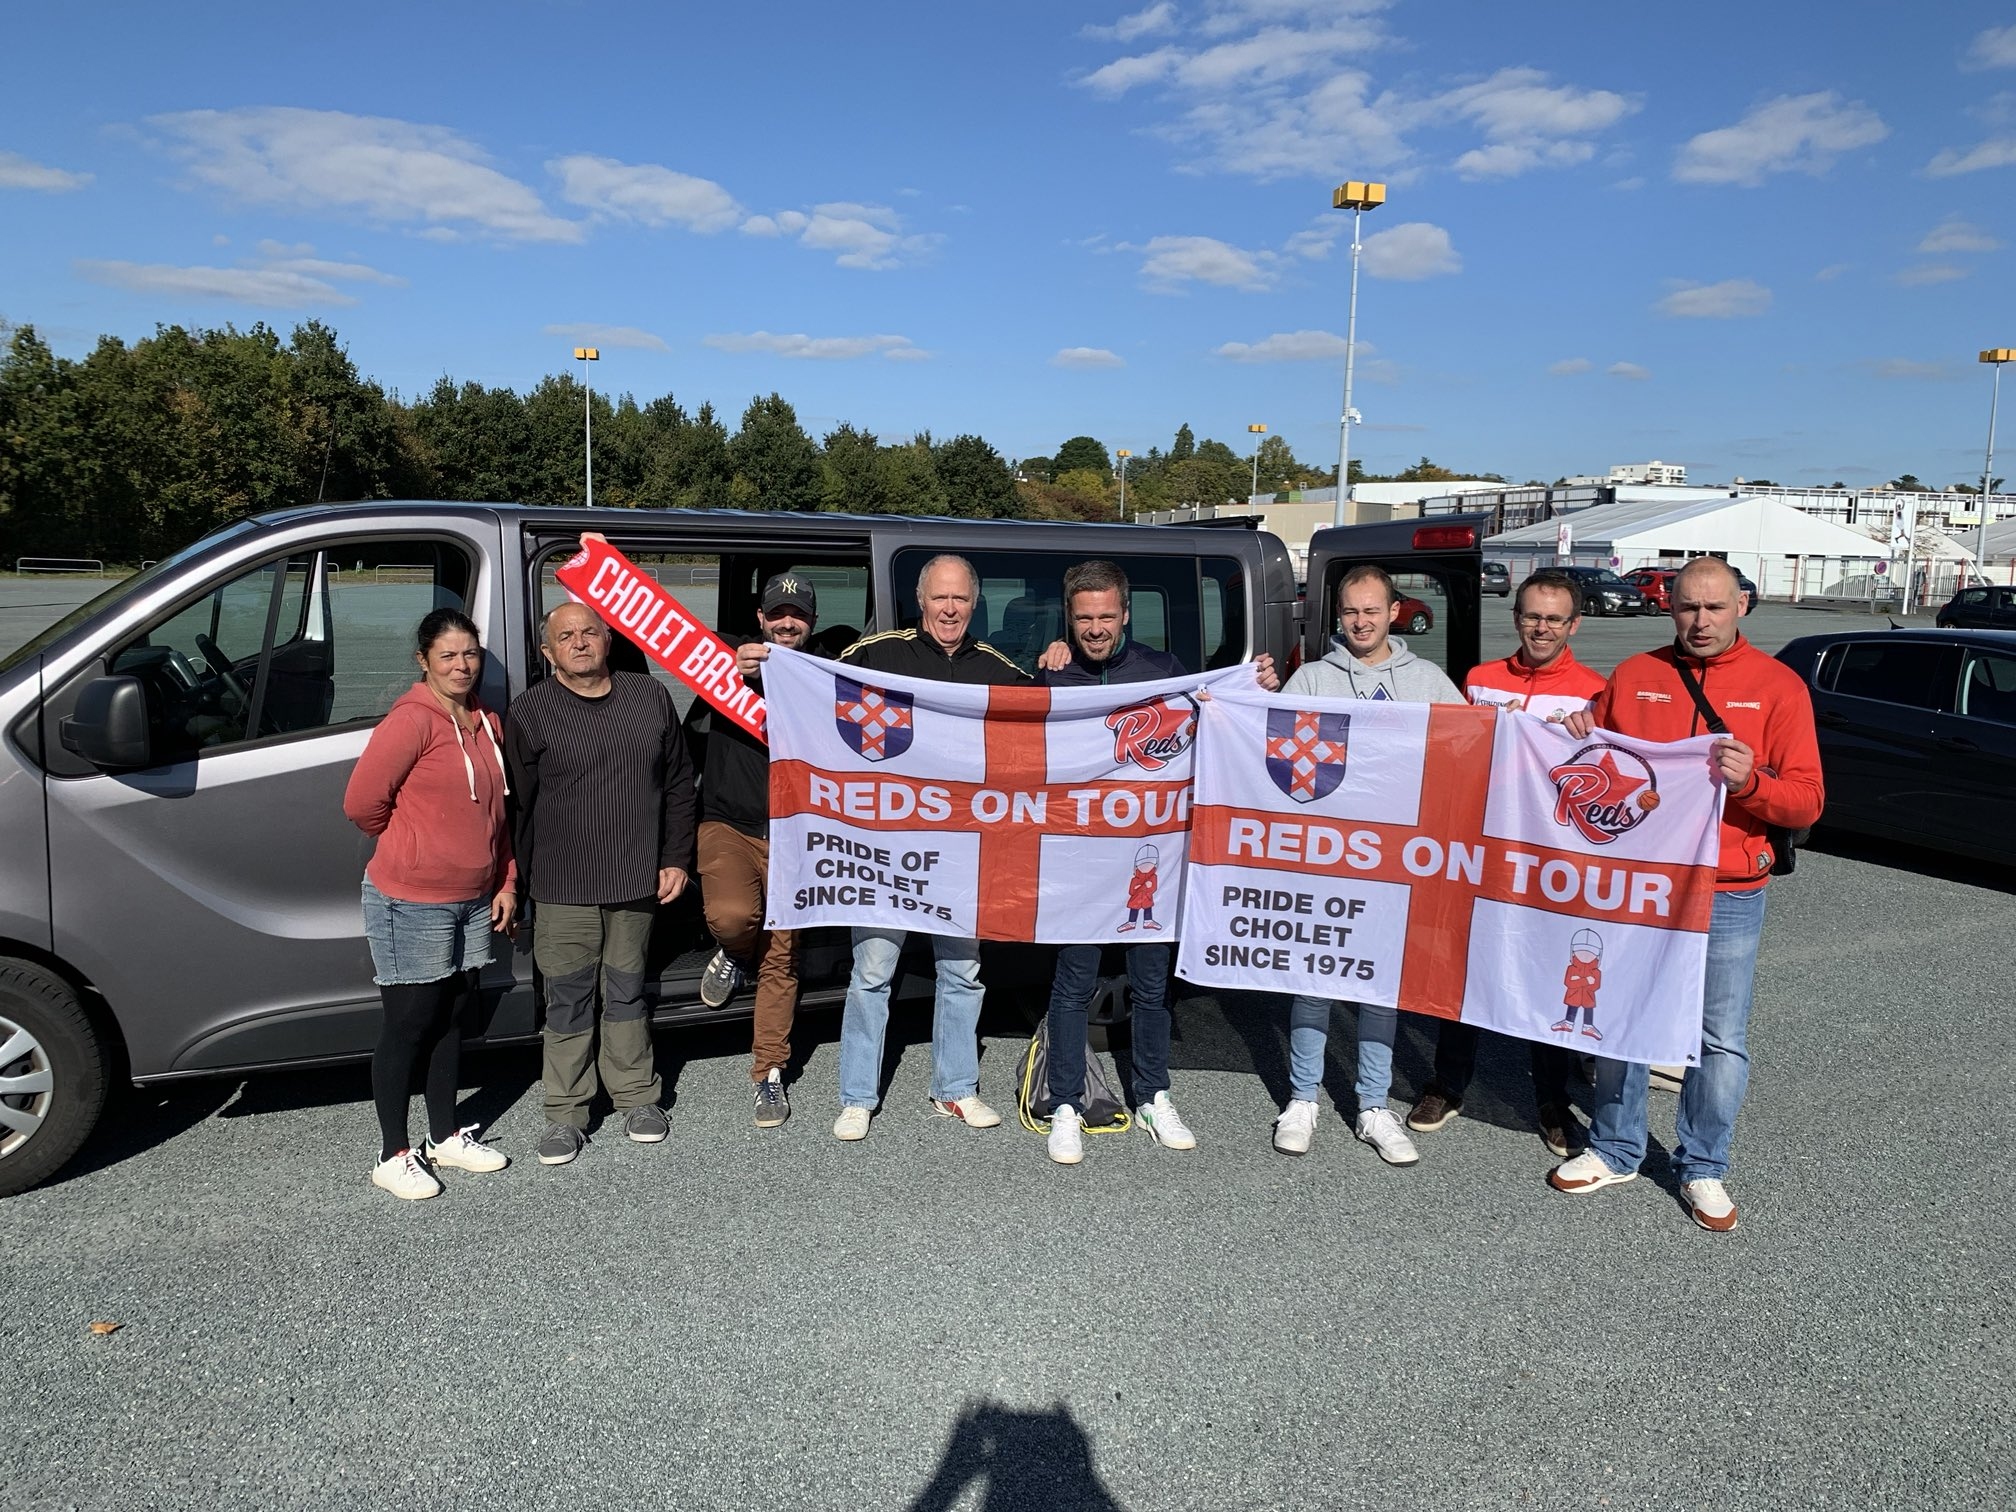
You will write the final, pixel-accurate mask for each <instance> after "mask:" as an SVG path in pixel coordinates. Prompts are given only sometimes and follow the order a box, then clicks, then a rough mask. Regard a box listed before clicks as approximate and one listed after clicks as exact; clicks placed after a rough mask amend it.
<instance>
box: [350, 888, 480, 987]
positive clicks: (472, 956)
mask: <svg viewBox="0 0 2016 1512" xmlns="http://www.w3.org/2000/svg"><path fill="white" fill-rule="evenodd" d="M490 937H491V931H490V900H489V899H488V898H471V899H470V900H469V901H468V902H467V903H408V902H406V901H405V900H404V899H401V898H388V897H386V896H385V894H383V893H382V892H380V891H378V889H377V888H375V887H373V886H372V885H371V879H370V878H369V877H366V878H365V879H364V938H365V939H367V940H369V941H370V942H371V965H372V968H373V973H374V974H373V976H372V978H371V980H372V981H374V982H376V983H377V984H378V985H379V986H380V987H397V986H400V985H404V984H412V983H418V982H438V981H440V980H441V978H443V977H445V976H453V975H454V974H455V973H456V972H458V971H467V970H468V969H469V968H470V967H472V966H488V965H489V964H490Z"/></svg>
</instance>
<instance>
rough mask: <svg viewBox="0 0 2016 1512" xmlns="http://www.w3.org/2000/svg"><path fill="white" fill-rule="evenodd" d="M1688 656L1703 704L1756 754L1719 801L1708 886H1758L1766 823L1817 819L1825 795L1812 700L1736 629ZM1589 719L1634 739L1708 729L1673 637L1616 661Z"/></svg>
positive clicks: (1765, 860)
mask: <svg viewBox="0 0 2016 1512" xmlns="http://www.w3.org/2000/svg"><path fill="white" fill-rule="evenodd" d="M1688 662H1689V664H1690V665H1691V666H1692V667H1693V668H1694V670H1695V675H1696V677H1697V678H1698V679H1699V681H1700V684H1701V693H1702V696H1703V697H1704V698H1706V699H1707V700H1708V706H1709V707H1710V708H1712V709H1713V710H1714V711H1715V712H1716V713H1717V714H1719V715H1721V716H1722V722H1723V723H1724V724H1726V725H1728V726H1729V733H1730V734H1731V735H1733V736H1735V738H1736V739H1738V740H1740V741H1742V742H1743V744H1745V745H1747V746H1748V747H1750V749H1751V750H1752V751H1754V752H1755V753H1756V756H1757V766H1756V770H1755V771H1754V773H1753V774H1752V775H1751V778H1750V781H1749V783H1748V785H1747V786H1745V787H1744V788H1743V789H1742V791H1740V792H1738V791H1735V790H1733V789H1732V790H1731V792H1730V793H1729V796H1728V799H1727V801H1726V802H1725V803H1724V804H1723V805H1722V854H1721V857H1720V859H1719V860H1718V861H1717V863H1716V867H1715V887H1716V890H1717V891H1720V892H1731V891H1738V890H1747V889H1749V888H1753V887H1761V886H1763V885H1764V884H1765V883H1767V882H1769V881H1770V880H1771V862H1772V859H1773V853H1772V850H1771V842H1770V841H1769V840H1768V839H1766V838H1765V834H1764V830H1765V826H1766V825H1771V824H1777V825H1782V826H1784V827H1785V828H1786V829H1799V828H1802V827H1803V826H1805V825H1809V824H1812V823H1813V822H1814V821H1816V820H1817V819H1819V817H1820V810H1821V808H1822V806H1823V805H1824V804H1825V803H1826V797H1827V795H1826V791H1825V789H1824V787H1823V786H1822V783H1821V776H1820V743H1819V741H1818V740H1817V739H1816V738H1815V736H1814V733H1813V699H1812V696H1811V695H1810V694H1808V693H1807V691H1806V684H1805V683H1804V682H1803V681H1801V680H1800V677H1799V674H1798V673H1796V672H1794V671H1793V670H1792V669H1791V668H1790V667H1788V666H1786V665H1785V664H1784V663H1783V662H1780V661H1777V660H1776V659H1774V658H1772V657H1769V656H1766V655H1765V654H1764V653H1763V652H1762V651H1759V650H1758V649H1757V648H1756V647H1755V646H1753V645H1751V644H1750V642H1749V641H1747V640H1745V639H1744V638H1743V637H1742V636H1741V635H1738V636H1737V637H1736V644H1735V645H1733V646H1731V647H1730V648H1729V649H1728V650H1727V651H1724V652H1723V653H1722V654H1721V655H1720V656H1714V657H1710V658H1708V659H1707V660H1706V661H1697V660H1695V659H1694V658H1692V657H1689V658H1688ZM1595 718H1596V725H1597V727H1598V728H1599V729H1604V730H1613V731H1615V732H1616V733H1617V734H1619V735H1636V736H1637V737H1639V738H1640V739H1641V740H1686V739H1688V738H1689V737H1691V736H1695V735H1705V734H1707V733H1708V727H1707V725H1705V724H1704V723H1703V722H1702V719H1701V711H1700V710H1699V709H1697V708H1695V707H1694V700H1693V699H1692V698H1690V697H1688V695H1687V685H1686V684H1685V683H1683V682H1682V681H1681V680H1680V669H1679V667H1678V666H1676V665H1675V663H1674V650H1673V648H1672V647H1671V646H1661V647H1660V648H1659V649H1658V650H1657V651H1647V652H1643V653H1641V654H1639V655H1637V656H1634V657H1631V658H1630V659H1629V660H1627V661H1626V662H1625V663H1624V664H1623V665H1622V666H1620V667H1619V668H1618V669H1617V671H1616V673H1615V675H1613V676H1612V677H1611V679H1610V685H1609V686H1608V687H1606V688H1605V689H1604V690H1603V693H1602V695H1601V696H1600V697H1599V698H1598V699H1597V700H1596V708H1595Z"/></svg>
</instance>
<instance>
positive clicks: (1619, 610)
mask: <svg viewBox="0 0 2016 1512" xmlns="http://www.w3.org/2000/svg"><path fill="white" fill-rule="evenodd" d="M1561 570H1562V571H1563V572H1565V573H1567V574H1568V576H1570V577H1572V578H1573V579H1575V585H1576V586H1577V587H1578V588H1580V589H1581V590H1582V612H1583V613H1584V614H1657V613H1658V612H1659V611H1658V610H1657V609H1656V608H1654V607H1653V605H1652V603H1651V602H1650V601H1649V600H1648V599H1647V598H1646V597H1645V595H1644V594H1643V593H1640V592H1639V591H1638V590H1637V589H1636V588H1634V587H1632V586H1631V584H1629V583H1627V582H1625V581H1624V579H1622V578H1621V577H1619V576H1617V574H1616V573H1614V572H1612V571H1611V570H1610V569H1609V568H1608V567H1563V568H1562V569H1561Z"/></svg>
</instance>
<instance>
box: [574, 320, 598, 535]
mask: <svg viewBox="0 0 2016 1512" xmlns="http://www.w3.org/2000/svg"><path fill="white" fill-rule="evenodd" d="M574 360H575V361H576V362H578V363H580V364H581V435H582V443H581V449H582V453H583V455H584V456H586V458H587V459H588V507H589V508H590V509H593V508H594V507H595V391H594V389H593V387H592V386H591V385H590V384H589V382H588V364H589V363H591V362H600V361H601V360H602V349H601V348H600V347H576V348H574Z"/></svg>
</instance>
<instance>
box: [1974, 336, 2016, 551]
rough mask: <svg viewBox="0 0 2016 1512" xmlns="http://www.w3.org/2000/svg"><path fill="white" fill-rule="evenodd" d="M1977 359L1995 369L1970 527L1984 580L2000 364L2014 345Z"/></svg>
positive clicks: (2015, 358) (2013, 354)
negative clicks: (1975, 514) (1977, 505)
mask: <svg viewBox="0 0 2016 1512" xmlns="http://www.w3.org/2000/svg"><path fill="white" fill-rule="evenodd" d="M1981 360H1982V361H1983V362H1985V363H1987V364H1988V365H1989V366H1990V367H1992V368H1994V369H1995V382H1994V383H1993V384H1992V385H1991V386H1990V388H1989V391H1988V458H1987V460H1986V461H1984V462H1983V463H1982V464H1981V523H1980V524H1979V525H1977V526H1976V527H1975V529H1974V566H1975V567H1976V569H1977V570H1979V572H1980V574H1981V581H1982V582H1984V583H1985V582H1987V581H1988V490H1989V489H1990V488H1991V487H1993V486H1994V483H1995V406H1996V405H1997V404H1998V403H2000V402H2001V399H2002V364H2003V363H2005V362H2016V347H1990V348H1989V349H1988V350H1987V351H1985V352H1983V353H1982V354H1981Z"/></svg>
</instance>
